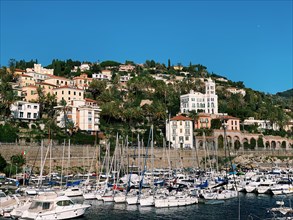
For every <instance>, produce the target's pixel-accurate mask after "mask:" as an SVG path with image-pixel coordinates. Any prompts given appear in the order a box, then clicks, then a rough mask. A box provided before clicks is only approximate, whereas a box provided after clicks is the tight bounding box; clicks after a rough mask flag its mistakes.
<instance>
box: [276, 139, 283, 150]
mask: <svg viewBox="0 0 293 220" xmlns="http://www.w3.org/2000/svg"><path fill="white" fill-rule="evenodd" d="M281 144H282V143H281V141H277V143H276V148H277V149H281Z"/></svg>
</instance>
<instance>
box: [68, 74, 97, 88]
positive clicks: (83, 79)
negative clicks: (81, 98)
mask: <svg viewBox="0 0 293 220" xmlns="http://www.w3.org/2000/svg"><path fill="white" fill-rule="evenodd" d="M92 81H93V79H92V78H90V77H88V75H87V74H81V75H80V76H76V77H74V78H73V85H74V86H75V87H77V88H79V89H87V88H88V87H89V85H90V83H91V82H92Z"/></svg>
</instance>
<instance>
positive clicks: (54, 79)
mask: <svg viewBox="0 0 293 220" xmlns="http://www.w3.org/2000/svg"><path fill="white" fill-rule="evenodd" d="M44 83H49V84H52V85H55V86H71V85H73V83H72V81H71V80H70V79H67V78H65V77H61V76H53V75H50V77H49V78H47V79H45V80H44Z"/></svg>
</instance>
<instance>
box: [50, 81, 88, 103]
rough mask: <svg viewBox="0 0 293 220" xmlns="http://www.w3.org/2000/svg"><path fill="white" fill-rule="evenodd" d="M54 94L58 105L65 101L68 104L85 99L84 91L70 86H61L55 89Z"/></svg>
mask: <svg viewBox="0 0 293 220" xmlns="http://www.w3.org/2000/svg"><path fill="white" fill-rule="evenodd" d="M53 92H54V94H55V95H56V98H57V103H59V102H60V101H61V100H62V99H64V100H65V101H66V102H67V103H70V102H71V101H73V100H83V99H84V92H85V91H84V90H83V89H79V88H75V87H70V86H67V85H66V86H60V87H58V88H54V89H53Z"/></svg>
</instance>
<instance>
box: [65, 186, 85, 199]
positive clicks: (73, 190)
mask: <svg viewBox="0 0 293 220" xmlns="http://www.w3.org/2000/svg"><path fill="white" fill-rule="evenodd" d="M63 193H64V195H65V196H68V197H77V196H82V195H83V191H82V189H80V188H78V187H69V188H67V189H66V190H64V191H63Z"/></svg>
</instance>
